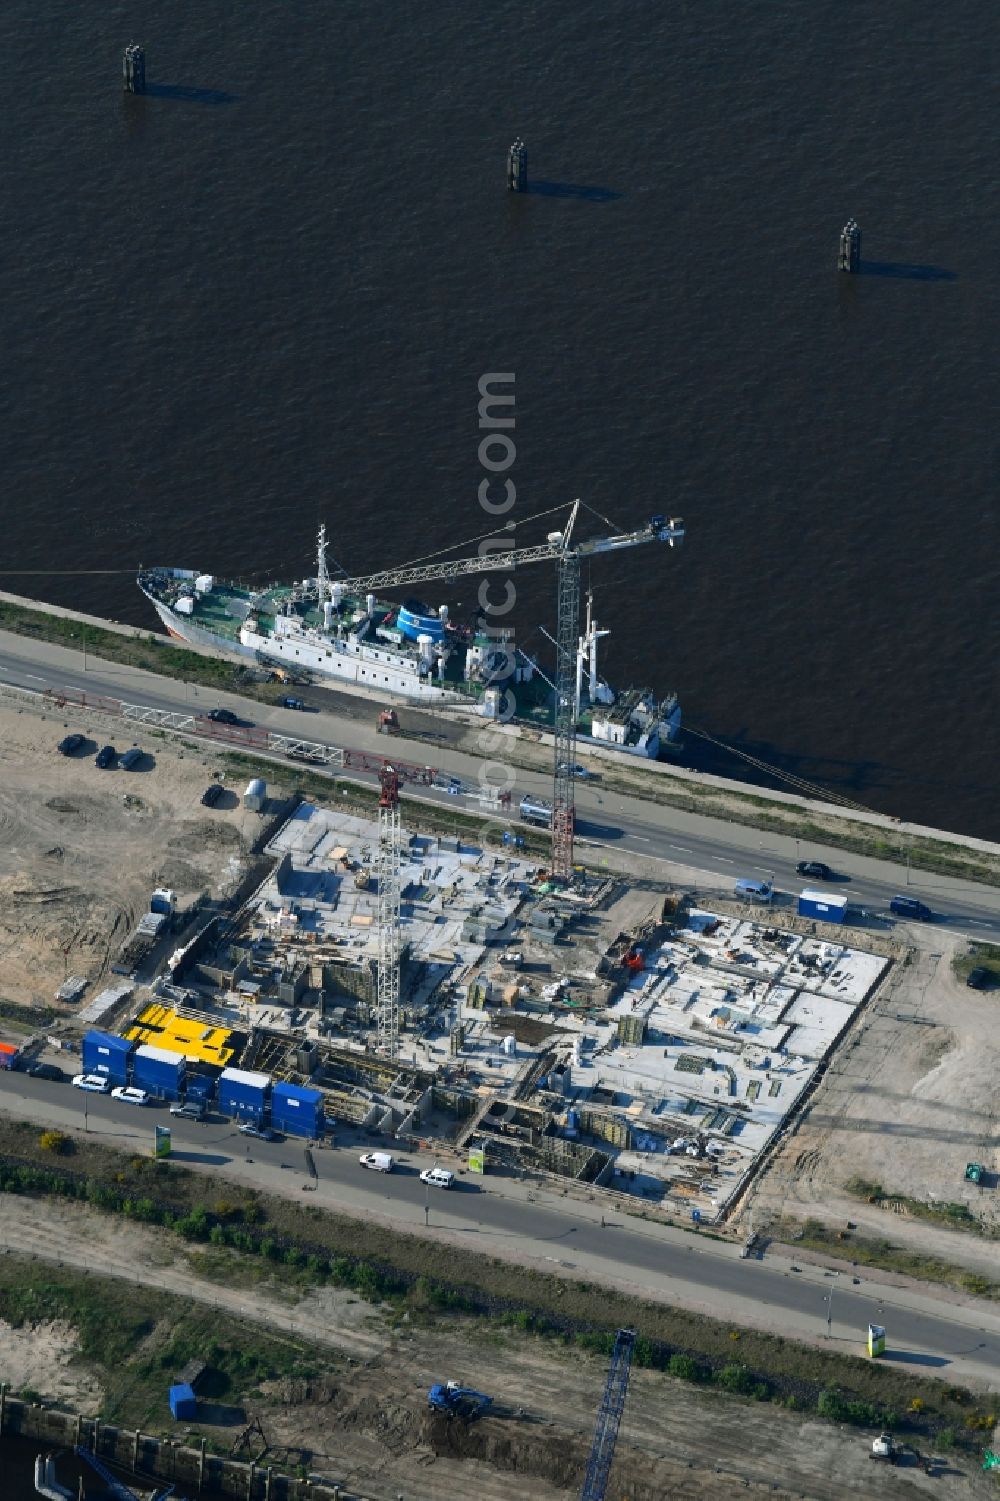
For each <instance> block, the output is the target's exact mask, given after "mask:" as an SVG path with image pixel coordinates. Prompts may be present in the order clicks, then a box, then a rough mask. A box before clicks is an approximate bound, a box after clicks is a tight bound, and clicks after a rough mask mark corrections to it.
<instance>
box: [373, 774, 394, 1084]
mask: <svg viewBox="0 0 1000 1501" xmlns="http://www.w3.org/2000/svg"><path fill="white" fill-rule="evenodd" d="M378 779H379V784H380V786H381V789H382V790H381V793H380V795H379V800H378V864H377V879H378V1000H377V1003H376V1023H377V1027H378V1046H379V1051H380V1052H381V1053H382V1054H383V1056H384V1057H386V1058H396V1057H397V1056H398V1053H399V953H400V938H399V922H400V919H399V852H400V823H399V773H398V771H397V770H396V768H395V767H394V766H390V765H389V764H388V762H386V764H385V765H384V766H382V767H381V769H380V770H379V774H378Z"/></svg>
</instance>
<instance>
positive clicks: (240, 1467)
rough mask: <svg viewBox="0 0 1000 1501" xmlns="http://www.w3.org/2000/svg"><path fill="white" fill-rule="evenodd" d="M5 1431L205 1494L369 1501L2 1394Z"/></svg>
mask: <svg viewBox="0 0 1000 1501" xmlns="http://www.w3.org/2000/svg"><path fill="white" fill-rule="evenodd" d="M164 1400H166V1396H165V1394H164ZM4 1433H6V1434H10V1435H12V1436H15V1437H19V1438H27V1439H37V1440H38V1441H39V1442H40V1443H43V1444H46V1445H51V1447H52V1448H53V1449H56V1448H59V1449H71V1448H73V1447H74V1446H82V1447H83V1448H85V1449H89V1450H90V1451H91V1453H93V1454H96V1455H97V1457H98V1458H99V1459H102V1460H104V1461H105V1462H110V1463H112V1464H117V1465H120V1466H121V1467H122V1468H123V1469H126V1470H134V1471H136V1472H137V1473H139V1474H144V1475H148V1476H150V1478H151V1479H155V1480H162V1481H165V1482H167V1483H173V1484H175V1485H176V1486H177V1487H178V1489H180V1488H181V1487H184V1486H190V1487H192V1488H197V1489H199V1490H201V1491H202V1492H204V1493H205V1494H207V1495H218V1496H233V1497H236V1498H238V1501H365V1498H364V1497H363V1496H359V1495H358V1494H357V1492H355V1491H350V1492H348V1491H346V1490H344V1489H342V1488H341V1487H340V1486H338V1485H333V1484H330V1483H326V1482H322V1481H319V1480H314V1479H309V1478H306V1479H301V1478H299V1477H297V1476H293V1475H286V1474H284V1473H283V1472H281V1471H280V1470H277V1469H275V1468H274V1467H273V1466H271V1465H269V1464H267V1463H266V1462H265V1460H264V1459H261V1460H260V1461H259V1462H254V1461H253V1460H238V1459H230V1458H226V1457H223V1456H222V1455H219V1454H209V1453H206V1451H205V1444H204V1440H202V1441H200V1442H199V1443H197V1444H190V1443H184V1442H183V1441H182V1440H179V1439H171V1438H154V1437H152V1436H151V1435H150V1434H148V1433H140V1432H139V1430H138V1429H137V1428H136V1429H132V1428H119V1427H116V1426H115V1425H114V1424H113V1423H102V1422H101V1420H100V1419H99V1418H85V1417H83V1416H82V1415H81V1414H79V1413H70V1412H58V1411H55V1410H54V1409H52V1408H48V1407H45V1406H42V1405H40V1404H35V1403H27V1402H22V1401H20V1400H18V1399H16V1398H13V1397H8V1396H7V1395H6V1393H5V1392H3V1391H0V1434H4ZM181 1494H183V1491H181Z"/></svg>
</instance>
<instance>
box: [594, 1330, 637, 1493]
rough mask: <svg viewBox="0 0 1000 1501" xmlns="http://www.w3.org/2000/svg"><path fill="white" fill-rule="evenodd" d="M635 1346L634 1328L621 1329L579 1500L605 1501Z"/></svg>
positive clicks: (612, 1353) (598, 1413)
mask: <svg viewBox="0 0 1000 1501" xmlns="http://www.w3.org/2000/svg"><path fill="white" fill-rule="evenodd" d="M634 1349H635V1330H634V1329H619V1331H618V1333H617V1334H616V1335H615V1343H614V1349H613V1350H612V1351H611V1365H610V1367H609V1369H608V1379H607V1381H606V1382H605V1386H604V1396H603V1397H602V1398H601V1405H600V1407H599V1408H598V1412H597V1422H596V1424H595V1426H594V1442H593V1445H592V1446H591V1450H590V1458H589V1459H588V1460H587V1473H586V1475H585V1476H584V1479H583V1490H582V1491H581V1492H580V1501H604V1496H605V1493H606V1491H607V1488H608V1476H609V1474H610V1473H611V1461H612V1460H613V1459H614V1457H615V1444H616V1443H617V1441H618V1428H619V1425H620V1424H621V1420H622V1412H623V1410H624V1408H625V1397H626V1395H627V1394H628V1377H629V1371H630V1370H631V1367H632V1352H633V1350H634Z"/></svg>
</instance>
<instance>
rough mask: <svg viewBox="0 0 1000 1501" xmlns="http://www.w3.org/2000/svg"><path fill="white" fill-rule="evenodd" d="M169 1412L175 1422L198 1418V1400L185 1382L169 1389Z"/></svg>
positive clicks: (191, 1388) (192, 1389)
mask: <svg viewBox="0 0 1000 1501" xmlns="http://www.w3.org/2000/svg"><path fill="white" fill-rule="evenodd" d="M170 1411H171V1414H172V1416H173V1418H174V1421H175V1422H181V1421H182V1420H184V1419H190V1418H195V1417H197V1416H198V1398H197V1397H196V1396H195V1394H194V1388H193V1387H190V1386H188V1384H187V1382H186V1381H183V1382H178V1384H177V1385H176V1386H172V1387H171V1388H170Z"/></svg>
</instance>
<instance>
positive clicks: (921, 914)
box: [889, 896, 934, 922]
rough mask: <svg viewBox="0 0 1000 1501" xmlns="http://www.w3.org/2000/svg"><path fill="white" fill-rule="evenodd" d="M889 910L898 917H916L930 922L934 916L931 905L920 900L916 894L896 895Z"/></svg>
mask: <svg viewBox="0 0 1000 1501" xmlns="http://www.w3.org/2000/svg"><path fill="white" fill-rule="evenodd" d="M889 911H890V912H894V913H895V914H896V916H897V917H916V918H918V919H919V920H920V921H921V922H930V920H931V918H932V917H933V916H934V914H933V912H932V911H931V909H930V907H927V906H925V905H924V903H923V902H918V901H917V899H916V897H915V896H894V897H893V898H892V901H891V902H890V903H889Z"/></svg>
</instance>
